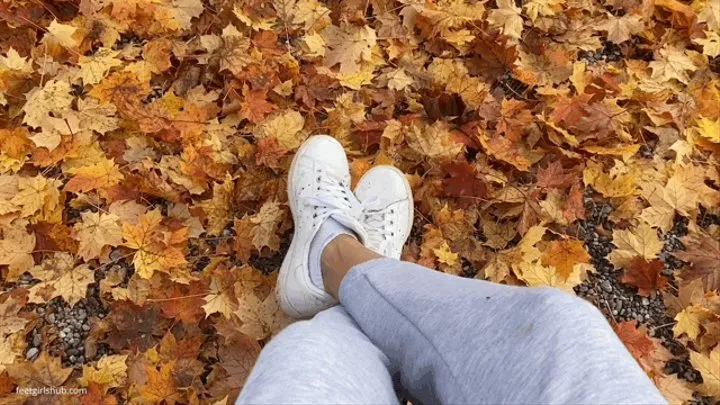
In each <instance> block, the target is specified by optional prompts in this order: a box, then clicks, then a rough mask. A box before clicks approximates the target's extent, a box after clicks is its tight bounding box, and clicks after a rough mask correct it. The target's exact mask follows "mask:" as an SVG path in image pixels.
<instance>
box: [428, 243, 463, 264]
mask: <svg viewBox="0 0 720 405" xmlns="http://www.w3.org/2000/svg"><path fill="white" fill-rule="evenodd" d="M433 253H435V257H437V260H438V262H440V263H442V264H446V265H448V266H454V265H456V264H457V261H458V254H457V253H453V252H452V251H451V250H450V246H448V244H447V242H446V241H443V242H442V244H441V245H440V246H439V247H437V248H435V249H433Z"/></svg>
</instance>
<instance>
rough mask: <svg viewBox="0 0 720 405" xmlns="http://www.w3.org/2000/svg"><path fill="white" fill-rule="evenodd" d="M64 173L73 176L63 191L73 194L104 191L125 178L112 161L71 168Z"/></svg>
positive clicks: (107, 160) (105, 160) (104, 160)
mask: <svg viewBox="0 0 720 405" xmlns="http://www.w3.org/2000/svg"><path fill="white" fill-rule="evenodd" d="M66 171H67V172H68V173H69V174H73V175H74V176H73V178H71V179H70V181H68V182H67V184H65V190H67V191H71V192H74V193H77V192H80V193H84V192H88V191H91V190H104V189H107V188H110V187H112V186H114V185H117V184H118V183H120V180H122V179H123V178H125V176H123V174H122V173H121V172H120V168H119V167H118V165H117V164H116V163H115V162H114V161H113V160H112V159H102V160H100V161H99V162H97V163H94V164H91V165H89V166H81V167H73V168H69V169H67V170H66Z"/></svg>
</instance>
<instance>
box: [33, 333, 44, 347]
mask: <svg viewBox="0 0 720 405" xmlns="http://www.w3.org/2000/svg"><path fill="white" fill-rule="evenodd" d="M41 343H42V336H40V334H37V335H35V336H33V338H32V345H33V346H35V347H38V346H40V344H41Z"/></svg>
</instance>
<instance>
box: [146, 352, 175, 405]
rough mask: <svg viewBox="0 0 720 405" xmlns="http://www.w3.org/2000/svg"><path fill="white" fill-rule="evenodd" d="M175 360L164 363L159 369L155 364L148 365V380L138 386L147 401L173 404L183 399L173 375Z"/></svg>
mask: <svg viewBox="0 0 720 405" xmlns="http://www.w3.org/2000/svg"><path fill="white" fill-rule="evenodd" d="M174 368H175V360H173V361H171V362H169V363H165V364H162V365H161V366H160V369H159V370H158V369H157V367H155V366H152V365H151V366H146V367H145V373H147V381H146V382H145V383H144V384H142V385H141V386H140V387H139V388H138V393H139V394H140V397H141V398H142V399H143V400H144V402H145V403H149V404H158V403H161V402H163V403H167V404H169V405H173V404H175V403H176V402H178V401H180V400H181V399H182V391H180V390H178V387H177V386H176V384H175V378H174V377H173V369H174Z"/></svg>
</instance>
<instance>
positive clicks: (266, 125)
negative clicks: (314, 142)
mask: <svg viewBox="0 0 720 405" xmlns="http://www.w3.org/2000/svg"><path fill="white" fill-rule="evenodd" d="M304 126H305V118H303V116H302V115H301V114H300V113H299V112H297V111H295V110H285V111H280V112H277V113H274V114H271V115H270V116H269V117H267V118H266V119H265V120H264V121H262V122H261V123H259V124H258V126H257V127H256V128H255V136H256V137H257V138H258V139H263V138H267V137H268V136H272V137H275V138H276V139H277V140H278V143H279V144H280V145H281V146H282V147H284V148H285V149H287V150H290V151H292V150H295V149H297V148H298V147H299V146H300V144H301V143H302V142H303V141H304V140H305V138H306V136H305V135H304V134H303V133H302V129H303V127H304Z"/></svg>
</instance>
